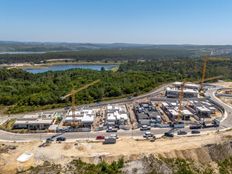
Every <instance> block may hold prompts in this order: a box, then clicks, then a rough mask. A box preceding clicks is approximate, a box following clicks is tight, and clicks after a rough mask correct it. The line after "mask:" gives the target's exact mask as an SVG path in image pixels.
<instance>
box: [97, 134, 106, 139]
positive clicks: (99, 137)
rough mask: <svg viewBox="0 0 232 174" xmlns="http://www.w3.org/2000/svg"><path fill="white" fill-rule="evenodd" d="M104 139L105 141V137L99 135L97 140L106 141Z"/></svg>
mask: <svg viewBox="0 0 232 174" xmlns="http://www.w3.org/2000/svg"><path fill="white" fill-rule="evenodd" d="M104 139H105V136H103V135H98V136H97V137H96V140H104Z"/></svg>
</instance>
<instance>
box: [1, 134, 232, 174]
mask: <svg viewBox="0 0 232 174" xmlns="http://www.w3.org/2000/svg"><path fill="white" fill-rule="evenodd" d="M231 138H232V131H228V132H224V133H217V134H216V133H211V134H208V135H202V136H193V137H175V138H173V139H170V138H161V139H158V140H156V141H155V142H149V141H147V140H135V139H132V138H123V139H119V140H118V141H117V143H116V144H113V145H103V144H102V143H101V142H76V143H74V142H63V143H56V142H53V143H52V144H51V145H50V146H47V147H38V146H39V145H40V144H41V142H39V141H35V142H30V143H4V144H5V145H16V149H15V150H11V151H9V152H8V153H1V154H0V155H1V156H0V173H2V174H4V173H15V172H16V170H17V169H18V170H22V169H26V168H28V167H30V166H33V165H39V164H42V163H43V162H44V161H50V162H54V163H59V164H62V165H65V164H67V163H68V162H70V161H71V160H72V159H76V158H80V159H81V160H83V161H85V162H92V163H97V162H99V157H103V158H104V159H106V160H108V161H112V160H117V159H119V158H120V157H121V156H123V157H124V158H125V159H126V160H128V159H132V158H133V159H138V158H139V157H140V156H141V155H145V154H161V155H162V154H163V155H166V154H169V153H170V154H172V155H173V154H175V153H173V152H176V151H178V150H187V149H195V148H200V147H202V146H204V145H206V144H213V143H219V142H222V141H223V140H226V139H231ZM1 144H3V143H1ZM24 152H32V153H33V154H34V156H33V157H32V159H30V160H29V161H28V162H26V163H19V162H17V161H16V159H17V157H18V156H20V155H21V154H22V153H24ZM193 157H194V154H193Z"/></svg>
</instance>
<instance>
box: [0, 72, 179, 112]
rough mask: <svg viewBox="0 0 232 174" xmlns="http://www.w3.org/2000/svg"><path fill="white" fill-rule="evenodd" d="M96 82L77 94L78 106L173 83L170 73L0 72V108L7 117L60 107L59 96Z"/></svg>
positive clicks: (137, 93) (175, 77) (61, 103)
mask: <svg viewBox="0 0 232 174" xmlns="http://www.w3.org/2000/svg"><path fill="white" fill-rule="evenodd" d="M96 79H100V80H101V82H100V83H98V84H96V85H94V86H92V87H90V88H88V89H86V90H84V91H81V92H80V93H78V94H77V97H76V99H77V104H84V103H92V102H99V101H102V100H108V99H114V98H118V97H126V96H131V95H134V96H136V95H139V94H141V93H144V92H148V91H150V90H152V89H153V88H154V87H157V86H158V85H159V84H162V83H164V82H170V81H175V80H177V79H178V76H176V75H175V74H172V73H162V72H160V73H153V72H151V73H146V72H112V71H92V70H68V71H59V72H46V73H41V74H31V73H28V72H25V71H23V70H19V69H9V70H7V69H1V70H0V80H1V84H0V94H1V95H0V105H3V106H10V107H9V109H8V113H18V112H26V111H32V110H38V109H48V108H55V107H63V106H66V105H69V104H70V101H69V100H68V101H64V100H62V99H61V97H62V96H64V95H65V94H67V93H69V92H70V91H71V89H72V88H74V89H75V88H76V89H77V88H79V87H81V86H83V85H84V84H87V83H90V82H92V81H94V80H96Z"/></svg>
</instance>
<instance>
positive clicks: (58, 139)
mask: <svg viewBox="0 0 232 174" xmlns="http://www.w3.org/2000/svg"><path fill="white" fill-rule="evenodd" d="M65 140H66V138H65V137H57V138H56V141H65Z"/></svg>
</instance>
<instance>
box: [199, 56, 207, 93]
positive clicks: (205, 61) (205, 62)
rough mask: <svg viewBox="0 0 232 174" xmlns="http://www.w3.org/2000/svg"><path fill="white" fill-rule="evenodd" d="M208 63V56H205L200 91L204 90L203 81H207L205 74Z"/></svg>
mask: <svg viewBox="0 0 232 174" xmlns="http://www.w3.org/2000/svg"><path fill="white" fill-rule="evenodd" d="M207 63H208V56H205V58H204V62H203V67H202V76H201V83H200V92H201V91H202V90H203V83H204V81H205V74H206V66H207Z"/></svg>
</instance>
